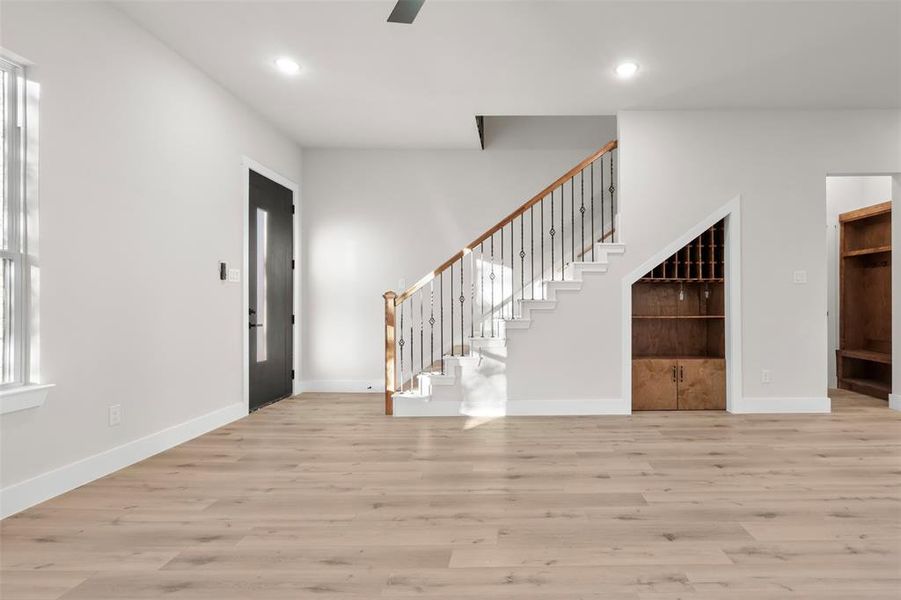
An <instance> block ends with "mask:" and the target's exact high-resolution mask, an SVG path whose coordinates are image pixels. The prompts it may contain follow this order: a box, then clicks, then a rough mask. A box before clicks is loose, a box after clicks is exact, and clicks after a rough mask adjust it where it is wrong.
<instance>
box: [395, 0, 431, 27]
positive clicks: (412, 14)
mask: <svg viewBox="0 0 901 600" xmlns="http://www.w3.org/2000/svg"><path fill="white" fill-rule="evenodd" d="M423 2H425V0H397V4H395V5H394V10H392V11H391V14H390V15H388V22H389V23H406V24H407V25H410V24H411V23H413V19H415V18H416V15H417V14H419V9H420V8H422V3H423Z"/></svg>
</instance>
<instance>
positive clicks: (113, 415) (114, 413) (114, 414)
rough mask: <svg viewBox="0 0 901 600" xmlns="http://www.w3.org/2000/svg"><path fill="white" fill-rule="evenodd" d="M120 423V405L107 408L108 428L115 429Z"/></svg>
mask: <svg viewBox="0 0 901 600" xmlns="http://www.w3.org/2000/svg"><path fill="white" fill-rule="evenodd" d="M121 422H122V405H121V404H113V405H112V406H110V407H109V426H110V427H115V426H116V425H118V424H119V423H121Z"/></svg>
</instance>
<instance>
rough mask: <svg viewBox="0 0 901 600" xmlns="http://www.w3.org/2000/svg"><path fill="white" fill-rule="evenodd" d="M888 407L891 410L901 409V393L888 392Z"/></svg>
mask: <svg viewBox="0 0 901 600" xmlns="http://www.w3.org/2000/svg"><path fill="white" fill-rule="evenodd" d="M888 407H889V408H890V409H892V410H901V394H889V395H888Z"/></svg>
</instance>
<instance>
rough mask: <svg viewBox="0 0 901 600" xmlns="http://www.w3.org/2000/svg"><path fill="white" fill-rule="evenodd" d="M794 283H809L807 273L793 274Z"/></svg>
mask: <svg viewBox="0 0 901 600" xmlns="http://www.w3.org/2000/svg"><path fill="white" fill-rule="evenodd" d="M792 282H793V283H807V271H795V272H794V273H792Z"/></svg>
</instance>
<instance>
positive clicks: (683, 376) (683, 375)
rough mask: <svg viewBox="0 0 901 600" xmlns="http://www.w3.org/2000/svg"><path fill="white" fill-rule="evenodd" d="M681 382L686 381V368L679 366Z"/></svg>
mask: <svg viewBox="0 0 901 600" xmlns="http://www.w3.org/2000/svg"><path fill="white" fill-rule="evenodd" d="M679 381H680V382H684V381H685V367H683V366H682V365H679Z"/></svg>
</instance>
